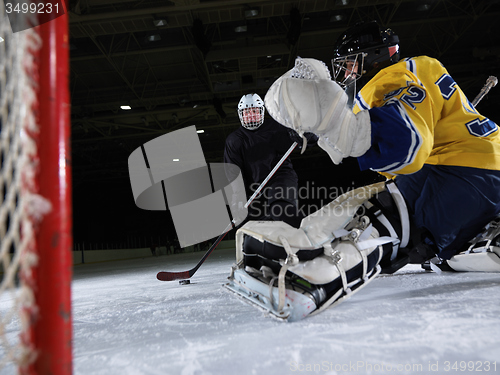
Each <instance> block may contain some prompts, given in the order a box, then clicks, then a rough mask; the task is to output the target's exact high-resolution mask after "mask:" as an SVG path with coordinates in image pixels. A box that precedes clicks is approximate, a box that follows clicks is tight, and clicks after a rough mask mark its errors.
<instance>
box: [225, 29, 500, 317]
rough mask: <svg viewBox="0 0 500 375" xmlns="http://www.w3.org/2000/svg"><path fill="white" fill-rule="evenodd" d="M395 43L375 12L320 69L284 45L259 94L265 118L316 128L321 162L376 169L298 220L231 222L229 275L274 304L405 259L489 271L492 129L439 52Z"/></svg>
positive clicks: (302, 312)
mask: <svg viewBox="0 0 500 375" xmlns="http://www.w3.org/2000/svg"><path fill="white" fill-rule="evenodd" d="M398 43H399V40H398V37H397V35H395V34H394V33H393V32H392V31H391V30H390V29H387V30H381V29H380V28H379V26H378V25H377V23H376V22H367V23H360V24H357V25H355V26H354V27H352V28H350V29H349V30H347V31H346V32H345V33H344V34H343V35H341V37H340V38H339V39H338V41H337V43H336V45H335V48H334V58H333V60H332V64H333V73H334V74H333V78H334V80H332V79H331V77H330V73H329V71H328V68H327V67H326V65H325V64H324V63H323V62H321V61H318V60H314V59H301V58H297V60H296V63H295V67H294V68H293V69H291V70H290V71H288V72H287V73H286V74H284V75H283V76H282V77H280V78H279V79H278V80H276V81H275V82H274V83H273V85H272V86H271V88H270V89H269V91H268V92H267V94H266V96H265V105H266V108H267V110H268V112H269V114H270V115H271V116H272V117H273V118H274V119H275V120H276V121H277V122H279V123H280V124H282V125H284V126H285V127H288V128H291V129H293V130H295V131H296V132H297V133H298V134H299V135H302V134H304V133H305V132H312V133H314V134H316V135H317V136H318V137H319V141H318V145H319V146H320V147H321V148H322V149H323V150H324V151H326V152H327V153H328V155H329V156H330V158H331V160H332V161H333V163H335V164H339V163H341V162H342V159H344V158H346V157H356V158H357V160H358V162H359V165H360V168H361V169H362V170H366V169H371V170H374V171H377V172H380V173H382V174H384V175H385V176H386V177H388V179H387V181H386V182H381V183H378V184H374V185H370V186H366V187H362V188H358V189H356V190H353V191H351V192H349V193H346V194H344V195H342V196H340V197H338V198H337V199H335V200H334V201H332V202H331V203H329V204H328V205H326V206H324V207H323V208H322V209H320V210H319V211H317V212H316V213H313V214H311V215H310V216H308V217H306V218H304V219H303V220H302V223H301V225H300V228H298V229H296V228H292V227H290V226H288V225H287V224H285V223H283V222H249V223H247V224H246V225H244V226H243V227H242V228H241V229H240V230H239V231H238V232H237V235H236V242H237V243H236V247H237V249H236V251H237V263H236V265H235V266H234V267H233V270H232V274H231V277H230V283H229V287H230V288H231V289H233V290H234V291H236V292H237V293H239V294H241V295H243V296H246V297H247V298H249V299H251V300H253V302H255V303H257V304H259V305H260V306H262V307H263V308H265V309H267V310H269V311H271V312H272V313H274V314H275V315H277V316H279V317H282V318H284V319H287V320H289V321H293V320H298V319H301V318H303V317H305V316H307V315H309V314H311V313H317V312H319V311H322V310H324V309H326V308H328V307H329V306H332V305H333V304H335V303H339V302H341V301H342V300H344V299H345V298H346V297H349V296H351V295H352V293H353V292H355V291H356V290H359V289H360V288H361V287H363V286H365V285H366V284H367V283H368V282H369V281H371V280H373V278H374V277H375V276H376V275H378V274H379V273H380V272H382V273H384V272H385V273H392V272H394V271H396V270H398V269H399V268H401V267H403V266H404V265H406V264H408V263H416V264H421V263H424V262H426V261H429V260H432V264H435V265H436V266H439V267H440V268H442V269H448V270H458V271H494V272H495V271H496V272H500V243H499V242H500V239H499V238H500V229H499V227H500V216H499V215H500V130H499V128H498V126H497V124H495V123H494V122H493V121H491V120H490V119H488V118H486V117H485V116H482V115H481V114H480V113H479V112H478V111H477V110H476V108H475V107H474V105H472V104H471V102H470V101H469V100H468V99H467V97H466V96H465V94H464V93H463V92H462V91H461V89H460V88H459V87H458V85H457V83H456V82H455V81H454V80H453V78H452V77H451V76H450V75H449V73H448V72H447V70H446V69H445V68H444V67H443V65H442V64H441V63H440V62H439V61H437V60H435V59H433V58H430V57H427V56H418V57H413V58H405V59H402V60H399V45H398ZM370 78H371V79H370ZM361 82H366V83H365V84H364V86H363V88H362V89H361V90H360V91H359V92H357V90H356V85H358V86H361ZM349 92H351V93H353V94H356V92H357V94H356V96H355V99H354V102H353V108H352V109H351V106H350V105H349V104H347V103H348V99H349V98H348V94H347V93H349ZM327 168H328V166H325V169H327Z"/></svg>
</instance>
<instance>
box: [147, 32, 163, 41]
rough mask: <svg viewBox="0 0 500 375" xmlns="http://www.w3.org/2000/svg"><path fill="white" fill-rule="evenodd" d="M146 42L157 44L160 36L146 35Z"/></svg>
mask: <svg viewBox="0 0 500 375" xmlns="http://www.w3.org/2000/svg"><path fill="white" fill-rule="evenodd" d="M146 40H147V41H148V42H157V41H159V40H161V36H160V35H159V34H153V35H148V36H147V37H146Z"/></svg>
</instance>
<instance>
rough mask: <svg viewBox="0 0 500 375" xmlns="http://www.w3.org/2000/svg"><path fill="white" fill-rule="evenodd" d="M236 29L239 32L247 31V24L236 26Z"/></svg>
mask: <svg viewBox="0 0 500 375" xmlns="http://www.w3.org/2000/svg"><path fill="white" fill-rule="evenodd" d="M234 31H235V32H237V33H245V32H246V31H247V26H246V25H243V26H237V27H235V28H234Z"/></svg>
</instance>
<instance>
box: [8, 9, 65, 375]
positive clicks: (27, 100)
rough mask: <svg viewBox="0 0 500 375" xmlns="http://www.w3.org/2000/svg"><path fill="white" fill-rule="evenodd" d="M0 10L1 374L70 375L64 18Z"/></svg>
mask: <svg viewBox="0 0 500 375" xmlns="http://www.w3.org/2000/svg"><path fill="white" fill-rule="evenodd" d="M16 2H17V1H13V2H12V3H16ZM6 5H7V2H4V1H0V373H4V372H3V371H6V373H15V372H16V371H17V372H18V373H20V374H49V373H50V374H70V373H71V372H72V365H71V348H72V345H71V338H72V337H71V324H72V320H71V297H70V285H71V267H72V256H71V246H72V238H71V224H72V221H71V202H70V200H71V192H70V190H71V189H70V188H71V180H70V178H71V172H70V169H69V163H68V161H69V160H70V154H69V99H68V98H69V97H68V90H67V85H68V82H67V75H68V68H67V67H68V52H67V50H68V44H69V41H68V33H67V17H66V15H63V16H61V17H58V18H56V19H54V20H53V21H50V22H47V23H44V24H41V25H39V26H36V27H32V26H30V25H37V24H38V20H37V18H35V17H36V15H35V14H29V12H27V13H25V14H22V12H18V14H17V16H16V15H14V14H11V13H12V10H10V11H9V9H8V8H6ZM14 23H15V24H14ZM18 23H22V24H18ZM13 30H22V31H18V32H15V31H13ZM49 40H50V43H49Z"/></svg>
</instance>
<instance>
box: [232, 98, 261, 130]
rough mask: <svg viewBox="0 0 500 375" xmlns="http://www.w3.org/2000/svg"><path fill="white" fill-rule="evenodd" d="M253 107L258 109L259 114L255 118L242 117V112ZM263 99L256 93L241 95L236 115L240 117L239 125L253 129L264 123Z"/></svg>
mask: <svg viewBox="0 0 500 375" xmlns="http://www.w3.org/2000/svg"><path fill="white" fill-rule="evenodd" d="M250 108H255V109H258V110H259V113H260V116H257V118H256V119H249V118H246V119H244V118H243V112H244V111H245V110H246V109H250ZM264 111H265V108H264V101H263V100H262V99H261V98H260V96H259V95H257V94H246V95H243V96H242V97H241V99H240V102H239V103H238V116H239V117H240V121H241V125H242V126H243V127H244V128H245V129H249V130H255V129H257V128H258V127H259V126H261V125H262V124H263V123H264Z"/></svg>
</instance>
